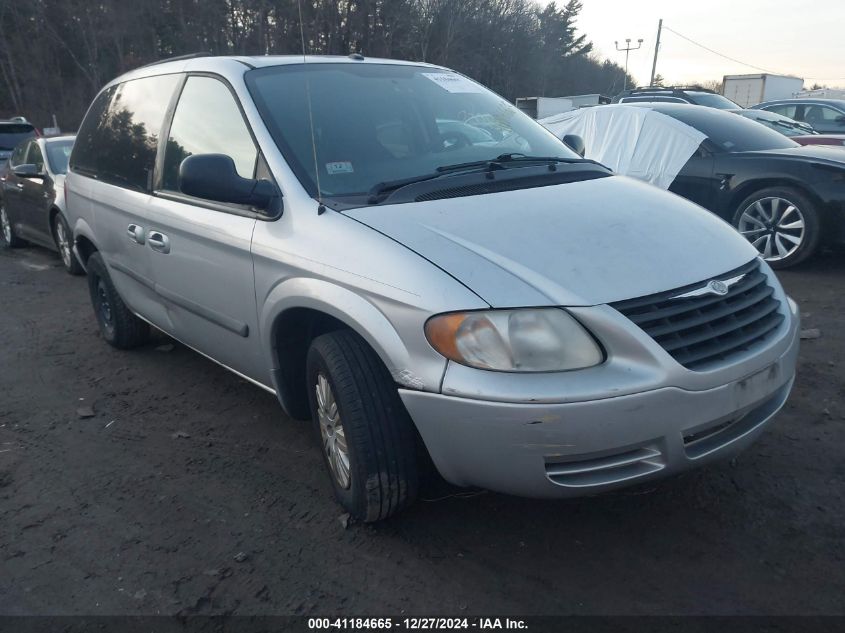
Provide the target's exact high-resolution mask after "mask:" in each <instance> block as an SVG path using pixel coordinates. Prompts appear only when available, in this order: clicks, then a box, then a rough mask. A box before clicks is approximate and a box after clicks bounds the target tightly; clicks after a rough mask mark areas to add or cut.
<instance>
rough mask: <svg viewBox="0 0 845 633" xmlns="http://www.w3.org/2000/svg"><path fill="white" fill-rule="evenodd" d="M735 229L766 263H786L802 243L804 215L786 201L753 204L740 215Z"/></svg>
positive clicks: (774, 199)
mask: <svg viewBox="0 0 845 633" xmlns="http://www.w3.org/2000/svg"><path fill="white" fill-rule="evenodd" d="M737 228H738V229H739V232H740V233H742V235H744V236H745V238H746V239H747V240H748V241H749V242H751V244H752V246H754V248H756V249H757V250H758V251H759V252H760V254H761V255H762V256H763V259H765V260H767V261H778V260H781V259H785V258H787V257H789V256H790V255H792V254H793V253H795V251H797V250H798V249H799V248H800V247H801V245H802V244H803V243H804V215H803V214H802V213H801V210H800V209H799V208H798V207H797V206H796V205H795V204H793V203H792V202H790V201H789V200H787V199H785V198H778V197H770V198H762V199H760V200H757V201H756V202H754V203H752V204H751V205H749V206H748V208H746V209H745V210H744V211H743V212H742V215H740V217H739V223H738V226H737Z"/></svg>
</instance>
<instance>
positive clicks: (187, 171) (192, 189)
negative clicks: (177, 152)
mask: <svg viewBox="0 0 845 633" xmlns="http://www.w3.org/2000/svg"><path fill="white" fill-rule="evenodd" d="M179 191H181V192H182V193H184V194H186V195H188V196H193V197H195V198H202V199H204V200H211V201H213V202H226V203H230V204H243V205H247V206H250V207H254V208H256V209H261V210H262V211H268V212H274V211H275V210H277V209H278V207H279V205H280V204H281V194H280V193H279V190H278V189H277V188H276V185H274V184H273V183H272V182H270V181H269V180H256V179H254V178H242V177H241V176H240V175H238V171H237V169H235V161H233V160H232V158H231V157H230V156H226V155H225V154H194V155H193V156H188V157H187V158H186V159H185V160H183V161H182V164H181V165H180V166H179Z"/></svg>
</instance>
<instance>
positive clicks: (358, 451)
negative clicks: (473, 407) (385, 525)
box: [306, 330, 419, 523]
mask: <svg viewBox="0 0 845 633" xmlns="http://www.w3.org/2000/svg"><path fill="white" fill-rule="evenodd" d="M306 376H307V385H308V400H309V403H310V405H311V418H312V420H313V424H314V427H315V430H316V432H317V435H318V437H319V438H320V446H321V452H322V453H323V461H324V463H325V465H326V468H327V470H328V471H329V476H330V479H331V482H332V488H333V489H334V493H335V497H336V498H337V500H338V502H339V503H340V504H341V505H342V506H343V507H344V509H345V510H346V511H347V512H348V513H349V514H350V516H351V517H352V518H354V519H356V520H358V521H363V522H367V523H369V522H373V521H380V520H382V519H386V518H388V517H390V516H392V515H394V514H396V513H397V512H399V511H400V510H403V509H404V508H406V507H408V506H409V505H411V504H412V503H413V502H414V501H415V500H416V497H417V491H418V487H419V473H418V469H417V446H416V434H415V429H414V425H413V422H412V421H411V418H410V416H409V415H408V412H407V411H406V410H405V407H404V405H403V404H402V401H401V399H400V398H399V392H398V390H397V388H396V384H395V383H394V382H393V379H392V378H391V376H390V373H389V372H388V371H387V368H386V367H385V366H384V364H383V363H382V362H381V359H379V357H378V356H377V355H376V353H375V352H374V351H373V350H372V349H371V348H370V347H369V345H367V343H366V342H365V341H364V340H363V339H362V338H361V337H360V336H358V335H357V334H355V333H354V332H352V331H350V330H339V331H336V332H331V333H329V334H323V335H322V336H319V337H317V338H316V339H314V341H313V342H312V343H311V347H310V349H309V350H308V357H307V361H306ZM325 386H327V387H328V389H329V392H328V395H329V396H331V399H333V400H334V402H335V404H336V409H334V411H335V414H336V415H335V416H334V417H333V420H332V419H330V418H331V417H332V416H330V415H329V416H327V415H325V412H326V411H328V412H330V411H331V406H330V404H329V402H330V399H329V398H326V397H325V396H326V393H325V392H324V394H323V396H318V391H319V390H320V389H321V388H324V387H325ZM319 399H322V400H324V404H325V405H328V406H324V408H323V411H324V413H321V405H320V403H319V402H318V400H319ZM327 400H328V401H329V402H325V401H327ZM321 417H322V418H323V419H324V422H321ZM332 421H334V429H333V431H330V430H329V429H328V428H327V427H328V426H331V422H332ZM338 431H339V433H338ZM332 432H333V433H334V435H333V436H332ZM338 438H341V439H342V440H343V441H339V440H338ZM343 443H345V444H346V447H347V451H346V463H347V464H348V480H347V481H344V478H343V476H342V471H343V468H342V466H341V467H338V466H335V465H333V463H332V457H331V454H332V449H331V447H332V446H333V445H334V446H342V445H343ZM342 462H343V460H342V457H338V458H337V459H336V460H335V463H336V464H342Z"/></svg>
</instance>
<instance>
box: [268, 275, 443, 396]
mask: <svg viewBox="0 0 845 633" xmlns="http://www.w3.org/2000/svg"><path fill="white" fill-rule="evenodd" d="M294 308H307V309H311V310H316V311H319V312H323V313H325V314H328V315H329V316H331V317H334V318H335V319H337V320H338V321H340V322H342V323H344V324H346V325H348V326H349V327H350V328H351V329H352V330H354V331H355V332H357V333H358V334H359V335H361V337H363V338H364V340H366V341H367V343H368V344H369V345H370V346H371V347H372V348H373V350H375V352H376V354H378V356H379V358H381V360H382V362H383V363H384V364H385V365H386V366H387V369H388V370H389V371H390V374H391V376H393V379H394V380H395V381H396V382H397V383H398V384H400V385H402V386H403V387H406V388H410V389H417V390H426V391H436V390H438V389H439V387H440V381H441V380H442V378H443V372H444V371H445V368H446V359H445V358H443V357H442V356H439V355H438V354H436V352H434V351H433V350H431V352H432V354H430V355H426V356H428V357H427V358H425V357H424V358H420V354H414V355H413V360H412V352H411V350H409V349H408V346H407V345H406V344H405V342H404V341H403V339H402V337H400V335H399V333H398V332H397V330H396V327H395V326H394V325H393V323H391V321H390V320H388V318H387V317H386V316H385V315H384V313H383V312H382V311H381V310H380V309H379V308H378V307H377V306H376V305H375V303H373V302H372V301H370V300H368V299H367V298H366V297H365V296H363V295H361V294H359V293H355V292H352V291H350V290H348V289H346V288H344V287H342V286H339V285H337V284H334V283H331V282H328V281H324V280H321V279H314V278H304V277H295V278H291V279H287V280H285V281H283V282H281V283H279V284H278V285H277V286H275V287H274V288H273V289H272V291H271V292H270V293H269V295H268V296H267V298H266V300H265V301H264V305H263V307H262V310H261V315H260V322H261V336H262V344H263V345H262V348H263V349H265V350H270V351H271V356H272V358H271V359H269V361H270V363H271V367H272V368H273V369H274V370H277V369H278V366H279V361H278V358H277V355H276V353H275V351H274V350H275V341H274V340H273V339H274V331H275V327H274V326H275V324H276V323H277V321H278V320H279V319H280V318H281V317H282V315H283V314H284V313H285V312H286V311H288V310H291V309H294ZM408 318H409V320H412V321H416V320H418V319H415V318H414V317H413V315H409V317H408ZM419 320H420V321H421V323H422V322H424V317H423V316H422V315H420V316H419ZM414 329H416V328H414ZM419 335H420V338H422V340H423V341H424V340H425V339H424V335H423V334H422V325H421V324H420V326H419Z"/></svg>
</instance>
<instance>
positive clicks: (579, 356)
mask: <svg viewBox="0 0 845 633" xmlns="http://www.w3.org/2000/svg"><path fill="white" fill-rule="evenodd" d="M425 335H426V338H427V339H428V342H429V343H431V346H432V347H433V348H434V349H436V350H437V351H438V352H440V353H441V354H443V356H445V357H446V358H448V359H450V360H453V361H455V362H456V363H461V364H462V365H469V366H470V367H476V368H478V369H492V370H495V371H525V372H531V371H565V370H568V369H582V368H584V367H592V366H593V365H598V364H599V363H601V362H602V361H603V360H604V354H603V353H602V350H601V348H600V347H599V346H598V344H597V343H596V341H595V340H594V339H593V337H592V336H590V333H589V332H587V330H585V329H584V327H583V326H582V325H581V324H580V323H578V321H576V320H575V319H574V318H573V317H572V316H570V315H569V313H567V312H566V311H564V310H562V309H560V308H540V309H520V310H488V311H484V312H454V313H451V314H441V315H439V316H435V317H432V318H430V319H429V320H428V322H427V323H426V324H425Z"/></svg>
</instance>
